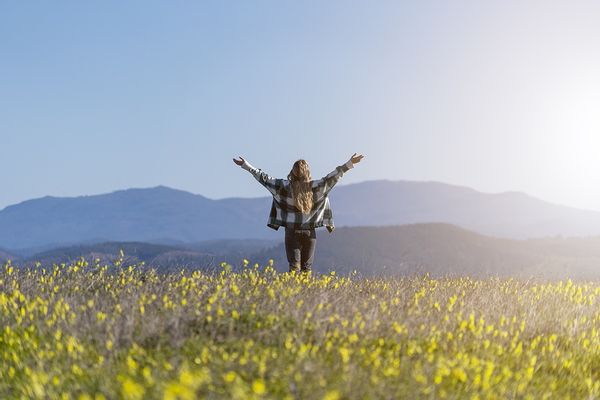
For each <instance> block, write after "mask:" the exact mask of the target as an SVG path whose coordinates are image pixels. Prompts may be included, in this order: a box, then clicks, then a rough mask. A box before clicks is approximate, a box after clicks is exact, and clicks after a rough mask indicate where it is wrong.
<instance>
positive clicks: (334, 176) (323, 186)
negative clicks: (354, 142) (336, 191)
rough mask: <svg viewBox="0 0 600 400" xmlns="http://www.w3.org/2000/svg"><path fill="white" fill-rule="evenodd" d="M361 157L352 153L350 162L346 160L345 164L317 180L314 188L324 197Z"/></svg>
mask: <svg viewBox="0 0 600 400" xmlns="http://www.w3.org/2000/svg"><path fill="white" fill-rule="evenodd" d="M363 157H364V156H363V155H357V154H356V153H354V155H352V157H350V160H348V161H347V162H346V163H345V164H342V165H340V166H338V167H336V168H335V169H334V170H333V171H331V172H330V173H329V174H327V175H326V176H324V177H323V178H321V179H319V180H318V181H317V182H316V186H317V187H318V188H319V189H320V191H321V192H322V193H323V195H326V194H327V193H329V191H330V190H331V189H333V187H334V186H335V184H336V183H338V181H339V180H340V178H341V177H342V176H344V174H345V173H346V172H348V171H349V170H350V169H352V168H354V164H358V163H359V162H360V160H362V159H363Z"/></svg>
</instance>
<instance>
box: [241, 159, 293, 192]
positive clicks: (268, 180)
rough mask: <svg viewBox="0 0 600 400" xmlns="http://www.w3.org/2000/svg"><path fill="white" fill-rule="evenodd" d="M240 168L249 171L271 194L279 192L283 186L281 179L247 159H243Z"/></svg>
mask: <svg viewBox="0 0 600 400" xmlns="http://www.w3.org/2000/svg"><path fill="white" fill-rule="evenodd" d="M242 168H243V169H245V170H246V171H248V172H250V173H251V174H252V176H253V177H254V179H256V180H257V181H258V182H259V183H260V184H261V185H263V186H264V187H265V188H266V189H267V190H268V191H269V192H271V194H273V195H275V194H277V193H279V191H280V190H281V188H282V187H283V179H277V178H273V177H272V176H269V174H267V173H266V172H264V171H262V170H261V169H259V168H255V167H253V166H252V165H251V164H250V163H249V162H248V161H245V160H244V163H243V164H242Z"/></svg>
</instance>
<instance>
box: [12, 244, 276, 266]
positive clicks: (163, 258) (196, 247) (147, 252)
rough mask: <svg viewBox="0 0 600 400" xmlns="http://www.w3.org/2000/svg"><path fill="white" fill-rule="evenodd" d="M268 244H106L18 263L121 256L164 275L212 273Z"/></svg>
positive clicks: (106, 260) (104, 260) (64, 250)
mask: <svg viewBox="0 0 600 400" xmlns="http://www.w3.org/2000/svg"><path fill="white" fill-rule="evenodd" d="M273 245H274V242H272V241H269V240H247V241H246V240H214V241H213V240H211V241H206V242H199V243H195V244H191V245H188V246H175V245H160V244H152V243H142V242H106V243H98V244H93V245H75V246H69V247H63V248H57V249H53V250H49V251H44V252H41V253H38V254H35V255H33V256H31V257H28V258H26V259H24V260H22V262H24V263H25V265H33V264H35V263H36V262H40V263H42V264H44V265H52V264H61V263H70V262H73V261H76V260H79V259H80V258H82V257H83V258H85V259H86V260H87V261H88V262H90V263H95V262H96V260H97V262H98V263H100V264H106V263H109V264H110V263H113V262H114V261H115V260H117V259H118V258H120V256H121V251H123V253H124V256H125V257H124V263H125V264H137V263H140V262H144V263H145V264H147V265H149V266H152V267H155V268H157V269H158V270H161V271H166V270H172V269H180V268H201V269H212V268H216V267H218V266H219V265H220V263H221V262H222V261H228V262H230V263H233V264H236V265H241V264H242V260H243V259H244V258H246V257H247V256H248V254H253V253H256V252H258V251H259V250H261V249H264V248H268V247H273Z"/></svg>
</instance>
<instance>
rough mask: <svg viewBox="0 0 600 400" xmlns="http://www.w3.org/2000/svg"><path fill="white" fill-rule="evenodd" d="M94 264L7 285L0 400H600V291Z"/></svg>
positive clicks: (257, 268) (34, 274)
mask: <svg viewBox="0 0 600 400" xmlns="http://www.w3.org/2000/svg"><path fill="white" fill-rule="evenodd" d="M220 269H221V270H220V271H215V272H214V273H210V274H209V273H205V272H202V271H181V272H171V273H168V274H158V273H157V272H156V271H155V270H148V269H144V268H142V267H140V266H134V265H127V264H123V263H122V260H117V261H116V263H115V264H111V265H101V264H94V263H93V262H92V263H90V264H88V263H87V262H85V261H83V260H82V261H80V262H78V263H74V264H71V265H65V266H54V267H47V268H44V267H38V268H34V269H28V270H23V269H21V270H20V269H17V268H14V267H13V266H12V265H10V264H9V265H6V266H5V267H4V268H3V269H2V271H1V272H0V324H1V326H2V330H1V331H0V344H1V345H0V360H1V362H2V365H3V368H2V369H0V397H2V398H28V399H29V398H30V399H45V398H78V399H113V398H122V399H132V400H133V399H140V400H141V399H162V398H164V399H196V398H209V399H210V398H232V399H252V398H254V399H262V398H264V399H295V398H306V399H327V400H334V399H375V398H386V399H394V398H453V399H457V398H472V399H476V398H481V399H495V398H530V399H542V398H561V399H569V398H570V399H582V398H588V399H593V398H597V397H598V396H600V369H599V368H598V366H599V365H600V364H599V363H600V337H599V332H600V312H599V307H598V305H599V301H600V284H598V283H597V282H596V283H583V282H582V283H573V282H572V281H570V280H566V281H556V282H550V283H535V282H527V281H521V280H515V279H498V278H490V279H482V280H479V279H472V278H439V279H433V278H431V277H428V276H426V275H424V276H415V277H411V278H378V279H368V278H357V277H354V276H352V275H344V276H340V275H338V274H335V273H330V274H327V275H319V276H307V275H304V274H295V273H294V274H289V273H278V272H276V271H275V270H274V269H273V268H272V266H270V265H266V266H261V265H252V264H248V265H247V266H246V267H245V268H244V269H243V270H242V271H239V272H232V271H231V268H230V266H229V265H226V264H223V265H222V266H220Z"/></svg>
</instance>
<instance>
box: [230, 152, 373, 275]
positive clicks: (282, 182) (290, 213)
mask: <svg viewBox="0 0 600 400" xmlns="http://www.w3.org/2000/svg"><path fill="white" fill-rule="evenodd" d="M362 159H363V156H362V155H357V154H356V153H354V155H353V156H352V157H350V160H349V161H348V162H347V163H345V164H342V165H340V166H339V167H337V168H336V169H335V170H334V171H332V172H331V173H330V174H328V175H327V176H325V177H324V178H322V179H319V180H312V178H311V176H310V169H309V168H308V164H307V162H306V161H304V160H298V161H296V162H295V163H294V166H293V167H292V170H291V171H290V173H289V175H288V176H287V179H275V178H273V177H271V176H269V175H268V174H266V173H265V172H263V171H262V170H260V169H258V168H254V167H253V166H252V165H250V163H248V161H246V160H245V159H244V158H242V157H241V156H240V158H239V160H238V159H235V158H234V159H233V162H234V163H235V164H236V165H239V166H240V167H242V168H243V169H245V170H246V171H248V172H250V173H251V174H252V175H253V176H254V178H256V180H257V181H258V182H260V183H261V184H262V185H263V186H264V187H265V188H267V190H268V191H269V192H270V193H271V195H272V196H273V203H272V205H271V213H270V215H269V222H268V223H267V226H268V227H270V228H273V229H275V230H277V229H279V227H280V226H283V227H285V251H286V254H287V259H288V263H289V266H290V272H292V271H298V270H301V271H303V272H310V270H311V267H312V263H313V258H314V254H315V245H316V242H317V236H316V233H315V228H318V227H321V226H324V227H326V228H327V230H328V231H329V232H330V233H331V232H332V231H333V229H334V225H333V214H332V212H331V206H330V205H329V198H328V194H329V191H330V190H331V189H332V188H333V187H334V186H335V184H336V183H337V182H338V181H339V179H340V178H341V177H342V176H343V175H344V173H346V172H347V171H348V170H349V169H350V168H353V167H354V164H357V163H359V162H360V160H362Z"/></svg>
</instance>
